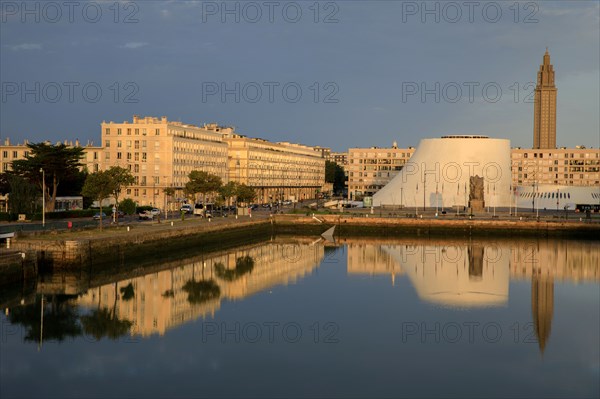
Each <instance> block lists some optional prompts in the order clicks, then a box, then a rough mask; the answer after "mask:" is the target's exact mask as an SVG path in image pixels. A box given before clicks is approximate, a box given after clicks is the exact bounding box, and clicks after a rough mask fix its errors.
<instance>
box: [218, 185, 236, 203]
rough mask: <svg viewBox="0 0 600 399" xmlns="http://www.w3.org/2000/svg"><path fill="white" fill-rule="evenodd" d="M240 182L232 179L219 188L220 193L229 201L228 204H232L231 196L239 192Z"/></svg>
mask: <svg viewBox="0 0 600 399" xmlns="http://www.w3.org/2000/svg"><path fill="white" fill-rule="evenodd" d="M237 188H238V184H237V183H236V182H234V181H230V182H228V183H227V184H225V185H224V186H221V188H220V189H219V194H220V195H221V197H223V199H224V200H226V201H227V205H231V198H232V197H235V196H236V194H237Z"/></svg>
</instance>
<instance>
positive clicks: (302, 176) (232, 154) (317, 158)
mask: <svg viewBox="0 0 600 399" xmlns="http://www.w3.org/2000/svg"><path fill="white" fill-rule="evenodd" d="M224 141H225V142H226V143H227V145H228V147H229V149H228V156H227V157H228V161H227V162H228V171H229V180H232V181H236V182H239V183H243V184H246V185H248V186H250V187H252V188H254V189H255V190H256V194H257V199H256V201H257V202H261V203H266V202H271V201H278V200H279V201H283V200H292V201H293V200H304V199H308V198H314V197H315V195H316V193H317V192H318V191H320V190H321V188H322V187H323V185H324V183H325V158H324V157H323V154H324V152H323V151H321V150H323V149H322V148H320V149H318V150H317V149H316V148H315V147H309V146H305V145H301V144H292V143H287V142H281V143H273V142H270V141H267V140H263V139H258V138H250V137H246V136H242V135H239V134H236V133H233V132H229V133H228V134H226V135H225V138H224Z"/></svg>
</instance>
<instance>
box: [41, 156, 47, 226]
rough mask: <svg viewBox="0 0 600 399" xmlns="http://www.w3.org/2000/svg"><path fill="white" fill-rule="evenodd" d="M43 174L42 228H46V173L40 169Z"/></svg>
mask: <svg viewBox="0 0 600 399" xmlns="http://www.w3.org/2000/svg"><path fill="white" fill-rule="evenodd" d="M40 172H42V227H46V172H44V169H43V168H40Z"/></svg>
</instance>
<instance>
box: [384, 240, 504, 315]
mask: <svg viewBox="0 0 600 399" xmlns="http://www.w3.org/2000/svg"><path fill="white" fill-rule="evenodd" d="M381 248H382V249H383V250H384V251H385V252H386V253H388V254H389V255H390V256H391V257H392V258H393V259H395V260H396V261H397V262H398V263H399V264H400V265H402V270H403V271H404V272H405V273H406V275H407V276H408V278H409V279H410V282H411V284H412V285H413V287H414V288H415V290H416V292H417V295H418V296H419V298H420V299H422V300H424V301H427V302H430V303H433V304H437V305H442V306H447V307H452V308H476V307H493V306H505V305H506V304H507V303H508V287H509V274H510V267H509V266H510V259H511V250H510V248H507V247H504V248H501V247H499V246H498V245H485V244H480V245H472V246H466V245H464V246H463V245H447V246H444V245H432V246H429V245H427V246H426V245H383V246H382V247H381Z"/></svg>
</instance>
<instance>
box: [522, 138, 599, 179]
mask: <svg viewBox="0 0 600 399" xmlns="http://www.w3.org/2000/svg"><path fill="white" fill-rule="evenodd" d="M511 158H512V168H511V169H512V182H513V185H514V186H531V185H533V184H536V185H537V184H559V185H565V186H599V185H600V149H598V148H585V147H584V146H577V147H576V148H564V147H563V148H559V149H544V150H542V149H523V148H513V149H512V150H511Z"/></svg>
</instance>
